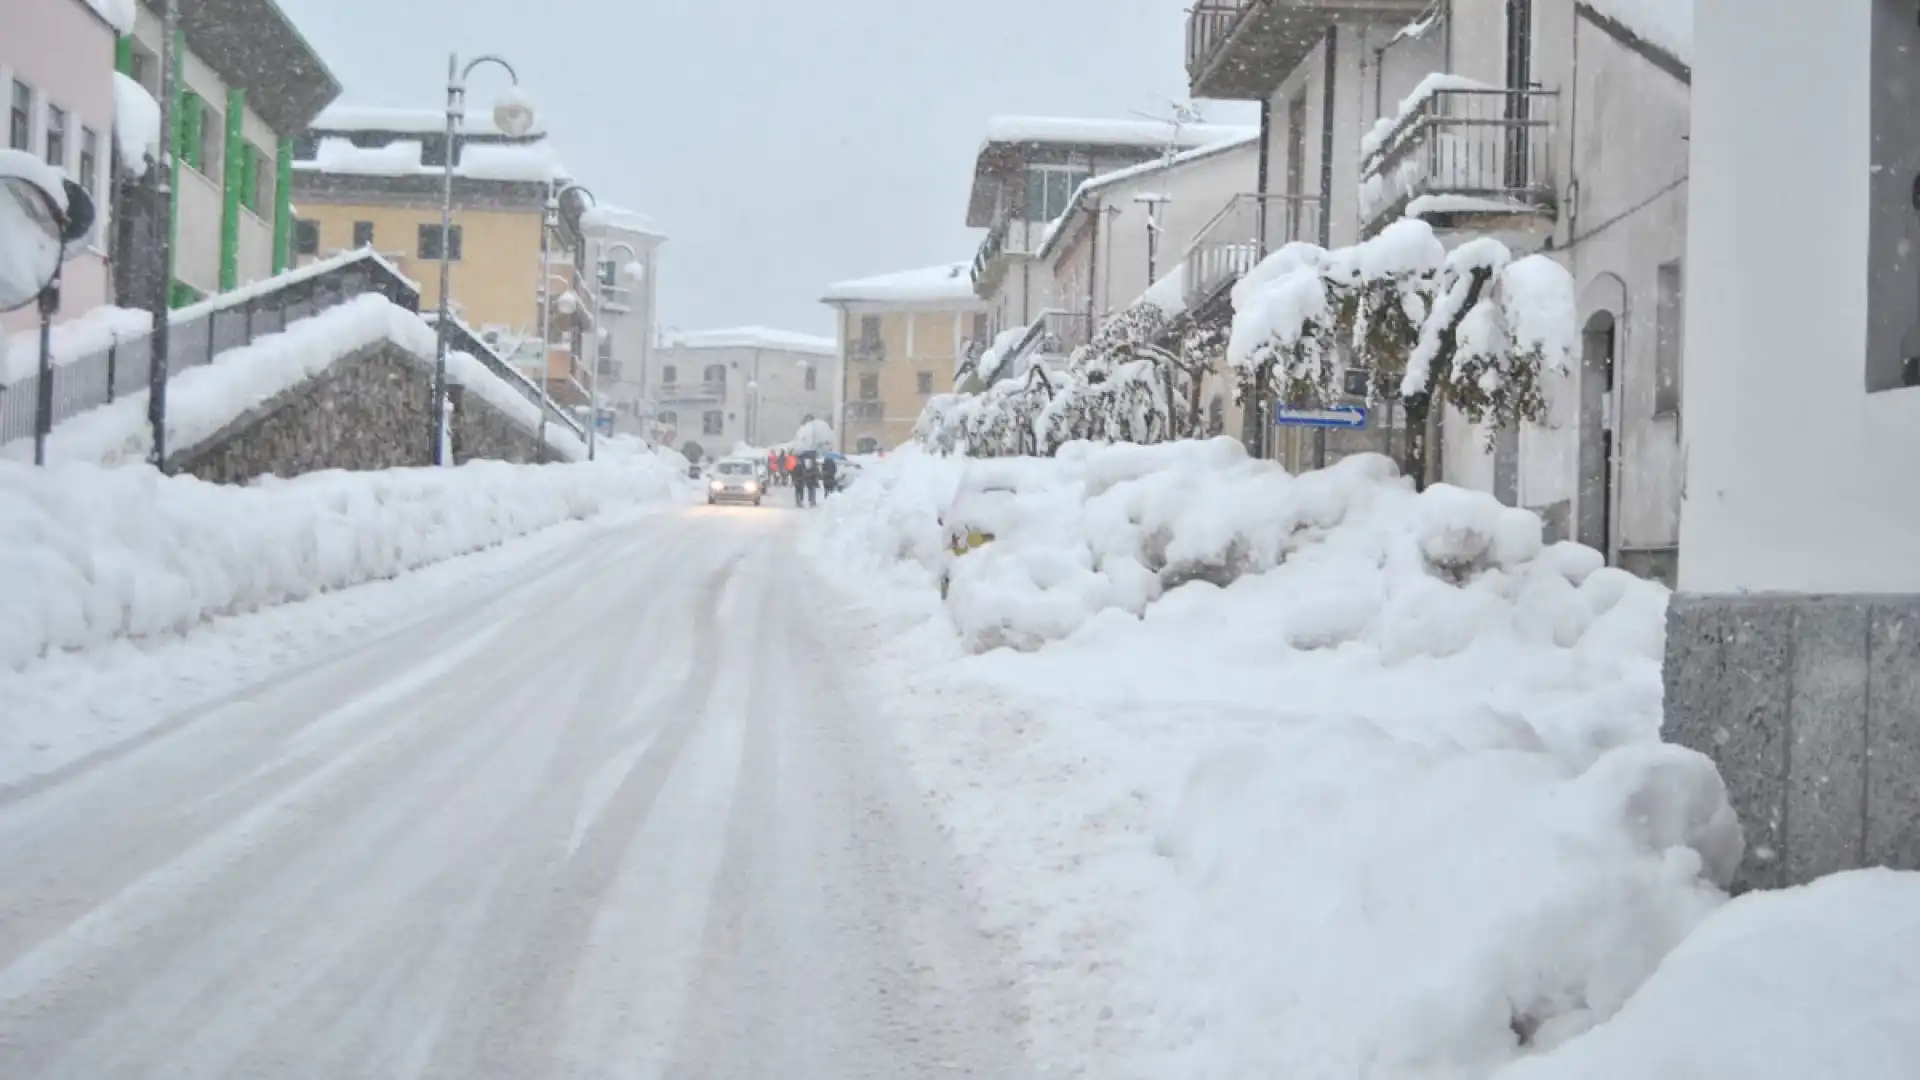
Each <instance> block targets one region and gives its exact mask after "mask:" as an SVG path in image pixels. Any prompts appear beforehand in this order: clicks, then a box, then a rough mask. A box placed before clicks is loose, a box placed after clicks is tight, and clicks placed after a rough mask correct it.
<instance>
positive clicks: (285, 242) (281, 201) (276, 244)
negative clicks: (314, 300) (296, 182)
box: [273, 135, 293, 274]
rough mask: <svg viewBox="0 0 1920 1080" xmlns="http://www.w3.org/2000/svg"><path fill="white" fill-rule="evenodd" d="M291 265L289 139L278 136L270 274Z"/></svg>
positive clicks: (291, 182) (275, 152)
mask: <svg viewBox="0 0 1920 1080" xmlns="http://www.w3.org/2000/svg"><path fill="white" fill-rule="evenodd" d="M292 262H293V136H291V135H282V136H280V142H279V145H277V146H276V147H275V148H274V155H273V272H274V273H276V274H278V273H281V272H282V271H284V270H286V268H287V267H288V266H289V265H290V264H291V263H292Z"/></svg>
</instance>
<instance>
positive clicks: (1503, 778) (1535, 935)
mask: <svg viewBox="0 0 1920 1080" xmlns="http://www.w3.org/2000/svg"><path fill="white" fill-rule="evenodd" d="M1390 473H1391V469H1390V467H1388V466H1386V463H1384V462H1383V461H1380V460H1379V459H1352V460H1349V461H1348V462H1345V463H1342V465H1340V466H1339V467H1336V468H1334V469H1330V470H1326V471H1324V472H1322V473H1318V474H1312V475H1309V476H1304V477H1300V478H1297V479H1296V478H1290V477H1287V476H1285V475H1284V474H1283V473H1280V472H1278V471H1277V470H1275V469H1273V468H1271V467H1270V466H1267V465H1264V464H1261V463H1254V462H1248V461H1245V460H1244V458H1243V456H1241V455H1240V454H1239V453H1238V451H1237V447H1233V446H1230V445H1229V444H1226V443H1213V444H1186V445H1175V446H1162V447H1154V448H1143V447H1114V448H1104V449H1092V448H1088V447H1086V446H1084V445H1080V446H1075V447H1071V448H1069V449H1068V451H1067V452H1065V453H1063V454H1062V455H1061V457H1060V458H1059V459H1056V460H1052V461H1020V460H1003V461H967V460H944V459H930V458H926V457H922V456H920V455H917V454H915V453H913V452H910V451H909V452H904V453H902V454H899V455H896V456H895V457H894V458H893V459H891V460H890V461H889V462H888V463H887V464H885V465H883V466H881V467H879V468H876V469H874V470H870V471H869V473H868V474H867V475H866V476H864V477H863V478H862V482H861V484H860V485H857V486H856V487H855V488H853V489H852V490H851V491H849V492H848V493H847V495H845V496H842V497H840V498H839V499H836V500H835V501H834V502H833V503H832V504H830V507H829V510H828V512H827V513H826V514H825V515H823V519H822V520H821V521H820V522H819V523H818V528H817V529H815V530H814V532H813V534H812V535H811V536H810V537H809V542H810V545H811V550H812V554H813V556H814V560H815V563H816V565H817V566H818V567H819V568H820V569H821V571H822V573H823V575H824V577H825V579H826V580H827V581H828V582H829V583H831V588H830V590H829V593H830V594H832V595H844V596H851V597H857V598H859V599H860V600H861V601H862V603H863V605H864V608H865V615H864V616H863V617H862V618H861V619H859V620H856V621H854V622H850V623H849V624H848V625H847V626H846V627H845V628H844V629H846V630H847V632H849V633H850V634H852V635H855V636H857V637H858V638H859V639H861V640H865V641H868V642H869V643H871V647H872V648H874V649H875V657H876V662H875V663H874V664H872V665H871V668H870V670H872V671H873V672H874V673H875V677H876V678H877V679H879V680H881V681H882V682H883V683H885V684H886V685H887V688H888V689H887V699H888V701H889V703H890V712H891V714H892V715H893V716H895V718H896V722H897V724H898V727H899V730H900V732H901V734H902V737H903V739H904V740H905V741H906V742H907V744H908V745H909V746H910V747H911V748H912V750H913V757H914V759H915V762H916V767H917V770H918V772H919V775H920V777H921V781H922V783H923V785H924V786H925V787H926V789H927V790H928V791H929V793H930V795H931V797H932V798H933V799H934V800H935V802H936V805H937V806H938V807H939V808H940V809H941V813H942V818H943V821H944V823H945V826H946V827H947V828H948V829H949V830H950V832H951V833H952V835H953V837H954V839H955V843H956V846H957V847H958V849H959V850H960V851H961V853H962V855H963V857H964V858H966V859H967V860H968V861H969V864H970V866H971V869H972V872H973V875H974V876H975V877H976V878H977V880H978V883H979V889H980V893H979V899H980V902H981V903H982V905H983V906H984V908H985V909H986V910H987V912H988V913H989V925H990V929H991V930H993V931H994V932H997V933H1001V934H1004V935H1006V936H1008V937H1010V938H1012V939H1013V940H1016V941H1018V942H1019V946H1020V953H1021V956H1022V959H1023V967H1022V970H1023V979H1022V985H1023V989H1024V990H1025V992H1026V994H1027V995H1028V999H1029V1002H1028V1003H1029V1007H1030V1009H1031V1015H1032V1022H1031V1024H1030V1026H1029V1032H1028V1036H1029V1038H1030V1040H1031V1042H1032V1045H1033V1056H1034V1059H1035V1060H1036V1061H1039V1062H1045V1063H1049V1064H1050V1065H1051V1066H1052V1067H1053V1069H1054V1070H1055V1072H1054V1075H1061V1076H1087V1077H1100V1078H1102V1080H1119V1078H1136V1077H1137V1078H1140V1080H1149V1078H1151V1080H1163V1078H1165V1077H1169V1076H1179V1077H1183V1078H1190V1080H1216V1078H1217V1080H1227V1078H1234V1080H1239V1078H1242V1077H1255V1076H1262V1077H1264V1076H1289V1077H1323V1076H1324V1077H1340V1078H1343V1080H1345V1078H1351V1077H1364V1078H1368V1080H1386V1078H1393V1080H1441V1078H1445V1080H1455V1078H1459V1080H1466V1078H1482V1077H1490V1076H1493V1075H1495V1074H1496V1073H1500V1072H1501V1071H1502V1070H1503V1068H1506V1067H1509V1066H1512V1067H1515V1068H1521V1067H1524V1068H1525V1069H1526V1070H1528V1071H1525V1072H1524V1075H1526V1076H1527V1077H1529V1078H1534V1077H1539V1078H1546V1077H1574V1076H1578V1077H1591V1078H1592V1080H1601V1078H1607V1080H1613V1078H1618V1077H1626V1076H1644V1077H1667V1076H1680V1075H1686V1076H1700V1077H1720V1076H1725V1077H1728V1078H1729V1080H1732V1078H1735V1077H1739V1078H1741V1080H1750V1078H1752V1077H1756V1076H1765V1077H1775V1076H1777V1077H1780V1078H1782V1080H1785V1078H1787V1077H1794V1078H1801V1077H1806V1076H1813V1075H1836V1076H1837V1075H1847V1076H1849V1077H1875V1078H1879V1077H1885V1078H1887V1080H1893V1078H1895V1077H1901V1076H1906V1075H1909V1073H1908V1072H1907V1071H1906V1070H1907V1069H1909V1067H1910V1062H1911V1061H1912V1060H1916V1058H1915V1056H1914V1054H1913V1051H1915V1050H1920V1045H1916V1043H1915V1039H1916V1036H1915V1035H1913V1034H1912V1032H1913V1031H1915V1030H1920V1029H1916V1028H1915V1027H1914V1026H1913V1025H1914V1024H1915V1023H1920V975H1916V974H1913V973H1912V972H1913V970H1914V966H1913V965H1905V970H1899V969H1893V968H1888V967H1886V966H1884V965H1883V966H1881V967H1879V968H1877V969H1875V970H1873V971H1872V972H1871V973H1854V974H1849V973H1848V969H1847V968H1846V967H1845V966H1844V965H1846V964H1849V963H1851V962H1853V961H1854V960H1856V959H1858V958H1859V957H1862V956H1866V955H1871V954H1872V953H1873V950H1874V948H1875V945H1874V942H1876V941H1880V942H1882V943H1883V944H1884V945H1887V946H1891V947H1893V948H1894V949H1895V950H1896V952H1895V953H1894V955H1896V956H1905V957H1915V956H1920V937H1916V934H1920V914H1916V913H1914V911H1913V909H1912V908H1905V909H1903V908H1902V906H1901V900H1900V898H1902V897H1909V898H1910V897H1912V896H1914V895H1915V893H1916V891H1920V889H1917V887H1916V885H1915V882H1916V881H1917V880H1920V878H1917V877H1916V876H1914V875H1884V876H1883V877H1881V878H1875V877H1873V876H1871V875H1868V876H1863V877H1861V878H1860V879H1859V880H1858V881H1857V882H1854V883H1848V882H1836V883H1831V884H1826V885H1823V886H1820V887H1816V889H1814V890H1807V891H1804V892H1803V893H1798V894H1788V895H1784V896H1774V897H1749V898H1744V899H1742V900H1739V901H1735V902H1733V903H1732V904H1730V905H1729V904H1727V902H1726V898H1725V895H1724V894H1723V893H1722V892H1721V891H1720V889H1719V888H1718V887H1717V883H1720V882H1724V881H1726V880H1727V879H1728V877H1729V875H1730V874H1731V872H1732V870H1733V867H1734V866H1735V864H1736V863H1737V861H1738V859H1739V856H1740V851H1741V842H1740V837H1739V833H1738V829H1737V825H1736V823H1735V822H1734V821H1733V818H1732V815H1731V811H1730V810H1729V809H1728V807H1727V802H1726V798H1725V791H1724V788H1723V787H1722V785H1721V782H1720V780H1719V778H1718V776H1717V775H1716V774H1715V772H1714V770H1713V767H1712V765H1711V763H1710V762H1708V761H1707V760H1706V759H1705V758H1702V757H1700V756H1699V755H1697V754H1693V753H1692V752H1690V751H1687V750H1683V749H1679V748H1675V747H1670V746H1666V745H1664V744H1662V743H1661V742H1660V741H1659V727H1660V694H1661V687H1660V678H1659V658H1660V655H1661V641H1662V635H1663V623H1662V618H1663V612H1664V606H1665V594H1664V591H1663V590H1662V589H1660V588H1659V587H1658V586H1655V585H1651V584H1648V583H1646V582H1642V581H1639V580H1637V579H1634V578H1632V577H1630V576H1628V575H1626V574H1623V573H1621V572H1619V571H1615V570H1609V569H1604V568H1602V567H1601V566H1600V560H1599V558H1598V556H1597V555H1595V554H1594V553H1593V552H1590V551H1585V550H1584V549H1579V548H1576V547H1573V546H1572V545H1561V546H1558V547H1553V548H1543V547H1542V546H1541V544H1540V541H1539V523H1538V521H1537V519H1534V518H1533V517H1532V515H1530V514H1526V513H1524V512H1520V511H1513V510H1506V509H1503V508H1501V507H1500V506H1499V505H1498V504H1497V503H1495V502H1494V501H1493V500H1491V499H1490V498H1487V497H1485V496H1481V495H1476V494H1473V493H1468V492H1463V491H1458V490H1455V489H1448V488H1436V489H1435V490H1433V491H1431V492H1429V493H1427V494H1425V495H1422V496H1417V497H1416V496H1415V495H1413V493H1412V492H1411V491H1410V490H1407V489H1405V488H1404V487H1403V486H1402V485H1401V484H1400V483H1399V482H1398V481H1397V480H1394V479H1391V478H1390ZM969 532H972V533H974V534H975V535H976V538H980V537H990V539H986V540H985V542H984V544H982V545H981V546H979V547H977V548H976V549H975V550H972V551H968V552H966V553H965V554H959V555H956V554H955V553H954V552H953V550H952V549H951V547H950V545H951V544H952V542H953V541H954V540H955V539H956V538H963V537H965V536H966V535H967V534H968V533H969ZM943 593H944V596H943ZM823 606H824V607H827V608H829V609H831V606H832V605H830V604H825V603H824V602H823ZM1009 645H1010V646H1015V647H1016V648H1007V647H1004V646H1009ZM1824 904H1831V905H1833V906H1832V907H1831V909H1830V911H1831V913H1832V916H1833V924H1832V926H1831V927H1830V928H1829V930H1828V932H1827V933H1826V934H1825V935H1824V939H1823V943H1822V951H1823V952H1824V955H1825V958H1824V959H1823V955H1822V952H1816V951H1812V950H1806V949H1802V948H1799V947H1797V946H1796V945H1795V943H1794V941H1793V940H1792V938H1791V936H1790V935H1793V934H1796V933H1798V931H1796V930H1794V929H1793V928H1795V927H1801V926H1804V924H1805V923H1806V921H1807V920H1808V919H1809V918H1815V917H1817V916H1815V915H1814V914H1813V913H1814V912H1816V911H1819V910H1821V906H1822V905H1824ZM1690 935H1691V936H1690ZM1676 947H1678V951H1675V950H1676ZM1749 954H1751V955H1752V956H1755V957H1758V956H1766V957H1773V958H1779V959H1780V960H1781V961H1782V962H1783V963H1787V964H1790V965H1793V966H1794V970H1795V971H1796V976H1795V977H1793V978H1787V977H1784V976H1781V975H1774V976H1773V977H1771V978H1770V979H1767V980H1755V979H1752V978H1750V977H1748V975H1747V974H1746V970H1745V967H1746V964H1748V963H1750V962H1752V961H1750V960H1749V959H1748V955H1749ZM1669 956H1671V957H1672V958H1673V959H1672V961H1671V963H1670V964H1668V965H1666V966H1663V960H1665V959H1666V958H1668V957H1669ZM1903 963H1904V962H1903ZM1669 968H1672V970H1671V971H1669V970H1668V969H1669ZM1656 971H1657V972H1658V974H1656ZM1650 976H1651V977H1652V979H1651V981H1649V977H1650ZM1643 987H1644V989H1643ZM1761 987H1765V988H1766V990H1771V991H1776V993H1773V994H1768V993H1766V992H1765V991H1763V990H1761V989H1760V988H1761ZM1869 989H1872V990H1873V991H1874V993H1873V994H1871V995H1869V996H1864V997H1863V996H1861V995H1862V994H1863V993H1864V992H1865V991H1867V990H1869ZM1824 991H1831V992H1833V993H1835V994H1838V995H1841V996H1843V997H1844V999H1845V1000H1847V1001H1849V1002H1851V1003H1852V1004H1853V1007H1854V1009H1855V1015H1856V1016H1858V1017H1861V1019H1862V1023H1861V1024H1859V1025H1857V1026H1856V1029H1855V1030H1852V1031H1850V1032H1848V1033H1847V1034H1845V1035H1844V1036H1843V1035H1841V1034H1838V1033H1823V1032H1822V1030H1821V1029H1819V1028H1817V1027H1813V1026H1810V1024H1811V1023H1817V1022H1819V1021H1818V1019H1817V1018H1818V1017H1822V1016H1829V1017H1830V1016H1833V1015H1834V1014H1835V1009H1836V1008H1838V1007H1837V1006H1833V1005H1824V1004H1823V1005H1821V1006H1820V1007H1818V1008H1814V1007H1812V1004H1811V1003H1810V1002H1807V1001H1806V1000H1805V996H1806V995H1808V994H1814V993H1820V992H1824ZM1636 992H1640V993H1642V994H1644V995H1645V996H1646V998H1647V1000H1648V1001H1649V1002H1650V1004H1647V1005H1644V1006H1643V1005H1640V1004H1639V1001H1640V999H1639V998H1637V997H1636V996H1635V995H1636ZM1651 1002H1658V1003H1659V1004H1658V1005H1654V1004H1651ZM1623 1006H1624V1007H1625V1008H1624V1011H1623ZM1616 1014H1618V1015H1617V1017H1616ZM1867 1016H1873V1017H1875V1018H1876V1019H1875V1020H1872V1021H1868V1020H1866V1019H1865V1017H1867ZM1610 1018H1611V1021H1610ZM1609 1021H1610V1022H1609ZM1708 1021H1715V1022H1717V1024H1718V1026H1717V1028H1716V1029H1714V1030H1708V1031H1701V1030H1698V1028H1697V1027H1696V1026H1695V1025H1698V1024H1701V1023H1703V1022H1708ZM1589 1030H1592V1032H1593V1033H1592V1035H1590V1036H1589V1037H1587V1038H1580V1036H1581V1034H1582V1033H1583V1032H1587V1031H1589ZM1836 1056H1838V1057H1840V1058H1843V1059H1845V1060H1848V1061H1849V1062H1850V1064H1851V1067H1850V1068H1849V1070H1847V1071H1845V1072H1844V1073H1830V1072H1823V1071H1822V1070H1823V1069H1824V1067H1825V1063H1826V1062H1828V1061H1830V1060H1833V1059H1835V1057H1836ZM1516 1062H1518V1063H1522V1064H1521V1065H1515V1064H1514V1063H1516ZM1516 1075H1518V1074H1516Z"/></svg>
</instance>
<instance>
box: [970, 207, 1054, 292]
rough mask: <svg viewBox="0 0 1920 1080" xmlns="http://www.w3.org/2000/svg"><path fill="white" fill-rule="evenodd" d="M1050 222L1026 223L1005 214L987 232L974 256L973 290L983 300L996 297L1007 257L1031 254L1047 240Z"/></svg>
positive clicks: (1004, 274) (1004, 273) (1003, 275)
mask: <svg viewBox="0 0 1920 1080" xmlns="http://www.w3.org/2000/svg"><path fill="white" fill-rule="evenodd" d="M1047 228H1048V223H1047V222H1044V221H1024V220H1021V219H1018V218H1015V217H1013V216H1012V215H1010V214H1003V215H1002V216H1001V217H1000V218H999V219H997V220H996V221H995V222H994V223H993V224H992V225H991V226H990V227H988V229H987V236H986V239H984V240H982V241H980V250H979V251H977V252H975V253H974V256H973V291H974V293H975V294H976V295H978V296H979V297H980V298H981V299H983V300H984V299H986V298H988V297H990V296H992V295H993V293H994V290H996V289H998V288H999V287H1000V281H1001V279H1002V278H1003V277H1005V276H1006V272H1007V257H1008V256H1011V255H1031V254H1033V253H1034V252H1035V251H1037V250H1039V248H1040V242H1041V241H1042V240H1044V239H1045V238H1046V235H1047Z"/></svg>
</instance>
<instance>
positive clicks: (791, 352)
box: [651, 326, 840, 459]
mask: <svg viewBox="0 0 1920 1080" xmlns="http://www.w3.org/2000/svg"><path fill="white" fill-rule="evenodd" d="M652 366H653V372H652V375H653V389H652V394H651V397H652V399H653V400H654V401H655V402H657V405H656V411H655V414H654V422H653V431H652V432H651V434H652V436H653V437H654V438H655V439H656V440H657V441H659V442H662V443H665V444H667V445H670V446H673V447H676V448H678V449H680V450H681V452H682V453H684V454H686V455H687V456H688V457H689V458H693V459H698V458H701V457H707V458H716V457H724V456H726V455H727V454H729V453H732V452H733V449H734V447H736V446H739V445H741V444H745V445H747V446H753V447H772V446H781V445H784V444H785V443H787V442H790V441H791V440H792V439H793V436H794V434H795V433H796V432H798V431H799V430H800V425H802V424H804V423H806V422H807V421H809V420H814V419H827V420H829V421H831V419H832V417H833V415H834V407H835V403H836V402H837V401H838V399H839V393H838V381H839V375H840V350H839V347H838V345H837V344H836V343H835V342H834V341H833V339H832V338H823V337H815V336H813V335H811V334H797V333H793V332H791V331H786V330H772V329H768V328H767V327H762V326H743V327H737V328H734V329H729V330H703V331H698V332H694V333H676V334H668V335H665V336H664V338H663V340H662V341H661V344H660V347H659V348H658V349H657V350H655V352H654V363H653V365H652Z"/></svg>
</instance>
